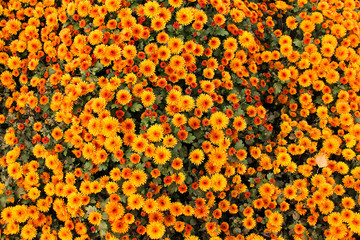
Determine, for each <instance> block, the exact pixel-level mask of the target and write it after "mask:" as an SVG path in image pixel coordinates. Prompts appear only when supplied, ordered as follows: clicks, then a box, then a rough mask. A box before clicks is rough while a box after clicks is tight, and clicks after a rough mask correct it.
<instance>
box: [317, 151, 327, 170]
mask: <svg viewBox="0 0 360 240" xmlns="http://www.w3.org/2000/svg"><path fill="white" fill-rule="evenodd" d="M315 161H316V164H317V165H318V167H319V168H324V167H327V165H328V162H327V159H326V157H325V154H321V155H317V156H316V158H315Z"/></svg>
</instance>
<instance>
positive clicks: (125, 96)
mask: <svg viewBox="0 0 360 240" xmlns="http://www.w3.org/2000/svg"><path fill="white" fill-rule="evenodd" d="M116 100H117V101H118V102H119V103H120V104H121V105H126V104H128V103H129V102H131V93H130V92H129V91H128V90H126V89H121V90H119V91H118V92H117V93H116Z"/></svg>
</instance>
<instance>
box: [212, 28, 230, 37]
mask: <svg viewBox="0 0 360 240" xmlns="http://www.w3.org/2000/svg"><path fill="white" fill-rule="evenodd" d="M215 34H216V35H219V36H228V35H229V32H228V31H226V29H225V28H219V29H217V30H216V31H215Z"/></svg>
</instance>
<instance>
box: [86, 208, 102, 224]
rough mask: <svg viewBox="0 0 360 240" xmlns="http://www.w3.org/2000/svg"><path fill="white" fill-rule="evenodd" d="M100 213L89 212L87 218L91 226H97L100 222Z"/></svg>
mask: <svg viewBox="0 0 360 240" xmlns="http://www.w3.org/2000/svg"><path fill="white" fill-rule="evenodd" d="M101 218H102V217H101V213H99V212H95V211H94V212H91V213H90V214H89V216H88V221H89V222H90V223H91V224H92V225H99V224H100V222H101Z"/></svg>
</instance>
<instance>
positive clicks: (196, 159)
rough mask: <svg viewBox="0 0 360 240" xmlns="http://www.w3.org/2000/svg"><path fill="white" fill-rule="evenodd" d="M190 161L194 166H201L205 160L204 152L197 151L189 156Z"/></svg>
mask: <svg viewBox="0 0 360 240" xmlns="http://www.w3.org/2000/svg"><path fill="white" fill-rule="evenodd" d="M189 159H190V161H191V162H192V163H193V164H195V165H200V164H201V163H202V162H203V161H204V159H205V155H204V152H203V151H202V150H201V149H195V150H193V151H191V153H190V154H189Z"/></svg>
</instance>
